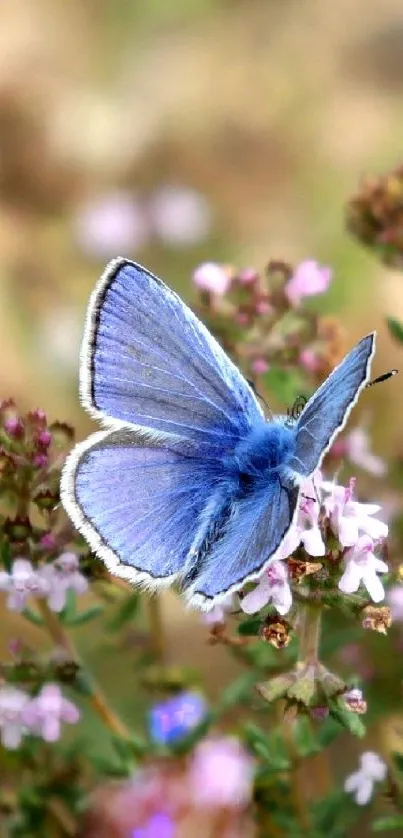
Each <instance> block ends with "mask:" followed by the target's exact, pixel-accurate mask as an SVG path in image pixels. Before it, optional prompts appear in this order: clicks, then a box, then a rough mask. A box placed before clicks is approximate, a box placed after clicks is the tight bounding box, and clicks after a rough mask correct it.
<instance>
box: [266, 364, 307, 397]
mask: <svg viewBox="0 0 403 838" xmlns="http://www.w3.org/2000/svg"><path fill="white" fill-rule="evenodd" d="M263 381H264V388H265V390H267V391H268V392H269V393H270V392H272V393H274V394H275V395H276V397H277V399H279V401H281V402H282V404H284V405H288V406H289V407H291V406H292V405H293V403H294V401H295V399H296V398H297V397H298V396H300V395H302V394H303V391H304V385H303V379H302V377H301V376H300V374H299V373H295V372H290V371H289V370H284V369H282V368H281V367H276V366H272V367H270V370H269V371H268V372H267V373H266V374H265V375H264V377H263Z"/></svg>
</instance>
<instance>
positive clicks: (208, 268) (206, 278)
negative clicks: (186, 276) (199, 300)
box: [193, 262, 231, 297]
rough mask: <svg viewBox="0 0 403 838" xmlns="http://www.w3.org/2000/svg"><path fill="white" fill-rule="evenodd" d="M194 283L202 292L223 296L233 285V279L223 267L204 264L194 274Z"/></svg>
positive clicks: (208, 263)
mask: <svg viewBox="0 0 403 838" xmlns="http://www.w3.org/2000/svg"><path fill="white" fill-rule="evenodd" d="M193 282H194V284H195V285H197V287H198V288H200V290H201V291H208V292H209V293H210V294H217V295H218V296H220V297H221V296H223V295H224V294H226V292H227V291H228V289H229V287H230V285H231V277H230V275H229V273H228V271H226V270H225V268H223V266H222V265H218V264H217V263H216V262H203V263H202V264H201V265H199V267H198V268H196V270H195V272H194V274H193Z"/></svg>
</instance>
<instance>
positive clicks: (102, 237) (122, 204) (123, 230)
mask: <svg viewBox="0 0 403 838" xmlns="http://www.w3.org/2000/svg"><path fill="white" fill-rule="evenodd" d="M74 228H75V236H76V240H77V243H78V245H79V247H80V248H81V249H82V250H83V252H84V253H86V254H87V255H88V256H90V257H95V258H96V259H100V258H102V259H103V258H108V257H110V256H116V254H117V253H132V252H133V251H135V250H139V249H140V248H141V247H143V246H144V245H145V244H146V242H147V240H148V238H149V229H148V223H147V220H146V217H145V213H144V210H143V208H142V206H141V204H140V203H139V202H138V201H137V199H136V197H135V196H134V195H132V194H131V193H130V192H126V191H125V190H116V191H111V192H106V193H104V194H101V195H97V196H95V197H94V198H92V199H90V200H89V201H88V202H87V203H84V204H82V206H81V207H79V208H78V210H77V212H76V216H75V219H74Z"/></svg>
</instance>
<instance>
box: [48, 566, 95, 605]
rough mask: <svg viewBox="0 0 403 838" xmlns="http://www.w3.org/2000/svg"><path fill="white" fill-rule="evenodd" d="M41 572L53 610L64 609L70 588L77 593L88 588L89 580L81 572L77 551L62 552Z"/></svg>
mask: <svg viewBox="0 0 403 838" xmlns="http://www.w3.org/2000/svg"><path fill="white" fill-rule="evenodd" d="M40 574H41V578H42V579H43V580H44V582H45V583H46V585H47V588H48V592H47V597H48V605H49V608H51V609H52V611H56V612H59V611H62V610H63V608H64V606H65V605H66V599H67V592H68V591H69V590H72V591H75V592H76V594H84V593H85V592H86V591H87V590H88V582H87V580H86V578H85V576H83V575H82V573H80V570H79V561H78V558H77V556H76V555H75V553H62V554H61V555H60V556H59V558H58V559H55V561H54V562H52V563H51V564H46V565H44V566H43V567H42V568H41V570H40Z"/></svg>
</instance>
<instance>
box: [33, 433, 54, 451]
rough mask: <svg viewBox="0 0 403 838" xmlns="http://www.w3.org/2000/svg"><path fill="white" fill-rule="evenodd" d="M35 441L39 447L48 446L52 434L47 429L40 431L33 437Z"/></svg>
mask: <svg viewBox="0 0 403 838" xmlns="http://www.w3.org/2000/svg"><path fill="white" fill-rule="evenodd" d="M35 442H36V444H37V445H39V446H40V447H41V448H49V445H50V443H51V442H52V434H51V433H50V431H48V430H43V431H40V432H39V434H38V435H37V437H36V438H35Z"/></svg>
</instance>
